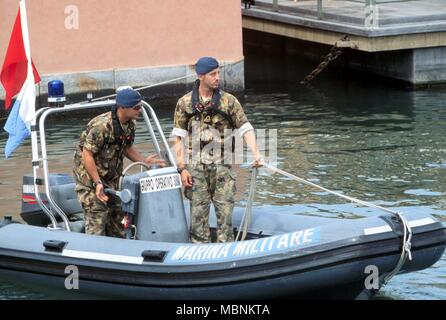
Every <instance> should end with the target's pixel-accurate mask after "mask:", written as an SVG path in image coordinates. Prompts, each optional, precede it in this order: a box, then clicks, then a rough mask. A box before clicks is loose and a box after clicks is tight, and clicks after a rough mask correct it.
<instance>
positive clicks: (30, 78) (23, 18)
mask: <svg viewBox="0 0 446 320" xmlns="http://www.w3.org/2000/svg"><path fill="white" fill-rule="evenodd" d="M19 5H20V22H21V24H22V35H23V46H24V48H25V54H26V59H27V60H28V71H27V77H26V82H27V83H26V86H33V87H34V88H32V89H33V90H34V91H35V79H34V73H33V72H34V70H33V67H32V60H31V46H30V41H29V29H28V15H27V11H26V3H25V0H20V3H19ZM30 103H31V107H32V118H31V122H30V123H31V125H30V128H28V129H29V130H30V132H31V150H32V167H33V177H34V181H33V184H34V195H35V197H36V200H37V202H38V203H39V205H40V207H41V208H42V210H43V211H45V213H46V214H47V216H48V217H49V218H50V220H51V224H52V227H53V228H56V227H57V221H56V219H55V217H54V215H53V214H52V212H51V210H50V209H49V208H48V207H47V206H46V205H45V203H44V202H43V201H42V199H41V198H40V191H39V186H38V184H37V176H38V172H37V171H38V169H39V167H40V159H39V145H38V141H37V139H38V137H37V125H36V124H37V119H36V116H37V113H36V100H35V94H34V100H33V101H30ZM45 183H48V181H45Z"/></svg>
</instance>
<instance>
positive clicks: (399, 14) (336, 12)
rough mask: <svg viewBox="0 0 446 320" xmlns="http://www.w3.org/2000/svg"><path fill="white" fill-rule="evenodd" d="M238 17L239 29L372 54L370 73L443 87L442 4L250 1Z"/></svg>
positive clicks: (445, 12)
mask: <svg viewBox="0 0 446 320" xmlns="http://www.w3.org/2000/svg"><path fill="white" fill-rule="evenodd" d="M242 15H243V28H244V29H248V30H255V31H258V32H263V33H270V34H274V35H279V36H283V37H289V38H295V39H299V40H304V41H309V42H313V43H318V44H325V45H330V46H333V45H335V44H336V45H337V46H339V47H346V48H350V49H352V50H354V51H357V52H358V56H361V54H359V53H360V52H367V53H374V55H373V59H370V61H369V63H368V64H367V65H365V66H363V68H364V69H366V70H367V71H370V72H373V73H377V74H381V75H384V76H387V77H391V78H395V79H399V80H403V81H407V82H409V83H411V84H413V85H423V84H432V83H446V3H445V2H444V0H404V1H395V0H393V1H389V0H381V1H379V0H355V1H353V0H297V1H295V0H256V3H255V6H252V7H251V8H250V9H242ZM345 35H347V36H348V40H341V39H342V38H343V37H344V36H345ZM353 60H355V59H353ZM360 60H363V59H360ZM352 66H355V67H356V68H358V63H357V62H355V61H353V62H352Z"/></svg>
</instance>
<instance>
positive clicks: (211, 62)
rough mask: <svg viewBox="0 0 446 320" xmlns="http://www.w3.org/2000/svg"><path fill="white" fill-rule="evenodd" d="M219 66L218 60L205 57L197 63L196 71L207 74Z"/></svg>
mask: <svg viewBox="0 0 446 320" xmlns="http://www.w3.org/2000/svg"><path fill="white" fill-rule="evenodd" d="M217 68H218V61H217V60H215V59H214V58H211V57H203V58H200V59H198V61H197V63H196V64H195V71H196V72H197V74H206V73H208V72H210V71H212V70H214V69H217Z"/></svg>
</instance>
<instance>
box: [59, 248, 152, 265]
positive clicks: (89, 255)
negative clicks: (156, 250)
mask: <svg viewBox="0 0 446 320" xmlns="http://www.w3.org/2000/svg"><path fill="white" fill-rule="evenodd" d="M62 256H65V257H71V258H80V259H91V260H102V261H110V262H121V263H132V264H142V263H143V261H144V258H143V257H132V256H121V255H115V254H107V253H98V252H89V251H77V250H64V251H63V252H62Z"/></svg>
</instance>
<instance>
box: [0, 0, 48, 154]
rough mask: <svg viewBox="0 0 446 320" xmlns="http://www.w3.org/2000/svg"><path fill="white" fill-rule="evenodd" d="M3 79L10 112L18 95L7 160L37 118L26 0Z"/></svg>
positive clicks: (7, 126) (22, 0)
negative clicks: (12, 103)
mask: <svg viewBox="0 0 446 320" xmlns="http://www.w3.org/2000/svg"><path fill="white" fill-rule="evenodd" d="M0 80H1V82H2V84H3V86H4V87H5V91H6V99H5V107H6V110H8V109H9V108H10V106H11V101H12V98H13V97H14V96H15V95H16V94H17V93H18V96H17V99H16V100H15V102H14V106H13V107H12V110H11V112H10V113H9V116H8V120H7V121H6V124H5V127H4V129H5V131H7V132H8V133H9V137H8V141H7V142H6V146H5V157H6V158H8V157H9V156H10V155H11V153H12V152H13V151H14V150H15V149H16V148H17V147H18V146H19V145H21V144H22V143H23V141H24V140H25V139H26V138H28V137H29V136H30V134H31V124H32V123H33V121H35V115H36V85H35V84H36V83H37V82H39V81H40V77H39V74H38V73H37V71H36V68H35V67H34V65H33V63H32V60H31V49H30V45H29V34H28V20H27V16H26V6H25V0H20V7H19V12H18V14H17V18H16V19H15V23H14V27H13V29H12V34H11V39H10V40H9V45H8V50H7V52H6V56H5V62H4V63H3V67H2V71H1V73H0Z"/></svg>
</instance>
